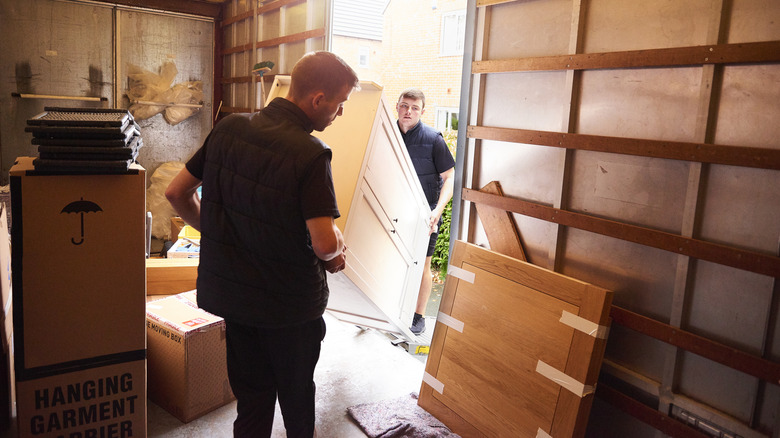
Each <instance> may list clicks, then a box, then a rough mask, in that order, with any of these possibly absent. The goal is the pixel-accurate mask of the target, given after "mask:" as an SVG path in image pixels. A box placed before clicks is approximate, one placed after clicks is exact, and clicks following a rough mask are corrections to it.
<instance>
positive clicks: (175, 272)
mask: <svg viewBox="0 0 780 438" xmlns="http://www.w3.org/2000/svg"><path fill="white" fill-rule="evenodd" d="M199 263H200V258H170V259H167V258H165V259H161V258H157V259H147V260H146V295H173V294H177V293H180V292H185V291H188V290H193V289H195V287H196V286H195V284H196V282H197V280H198V264H199Z"/></svg>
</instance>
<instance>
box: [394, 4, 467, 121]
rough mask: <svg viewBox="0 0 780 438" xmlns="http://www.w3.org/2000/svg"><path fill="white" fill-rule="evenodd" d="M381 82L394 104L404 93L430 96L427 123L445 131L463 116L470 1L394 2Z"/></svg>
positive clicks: (424, 117) (427, 101)
mask: <svg viewBox="0 0 780 438" xmlns="http://www.w3.org/2000/svg"><path fill="white" fill-rule="evenodd" d="M384 17H385V28H384V34H383V41H384V44H383V50H384V54H383V57H384V65H385V69H384V70H383V71H382V76H381V83H382V85H383V86H384V87H385V94H386V95H387V96H388V99H389V100H390V101H392V102H394V101H396V100H397V98H398V95H399V94H400V93H401V91H402V90H404V89H405V88H409V87H417V88H420V89H421V90H422V91H423V92H424V93H425V97H426V105H425V108H426V111H425V114H423V117H422V120H423V122H424V123H426V124H428V125H430V126H435V127H436V128H438V129H441V130H445V129H446V128H450V127H452V123H451V122H449V123H448V120H449V119H450V117H451V116H453V115H454V116H455V117H456V118H457V114H458V104H459V101H460V83H461V77H462V65H463V40H464V32H465V18H466V0H438V1H437V0H422V1H420V0H389V1H387V6H386V8H385V11H384Z"/></svg>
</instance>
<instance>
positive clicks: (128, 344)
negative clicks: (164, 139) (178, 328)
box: [10, 157, 146, 437]
mask: <svg viewBox="0 0 780 438" xmlns="http://www.w3.org/2000/svg"><path fill="white" fill-rule="evenodd" d="M10 179H11V203H12V209H11V210H12V214H13V222H12V223H13V227H12V230H11V243H12V269H13V272H14V276H13V291H14V296H13V319H14V351H15V358H14V361H15V370H16V408H17V419H18V429H19V436H20V437H32V436H35V437H42V436H46V437H48V436H66V437H86V436H116V437H120V436H124V437H129V436H132V437H145V436H146V332H145V327H144V319H145V316H144V315H145V304H146V299H145V297H146V292H145V284H146V279H145V234H144V231H145V221H146V220H145V209H146V206H145V204H146V202H145V196H146V190H145V185H146V178H145V175H144V169H143V168H142V167H141V166H138V165H133V166H132V167H131V169H130V171H129V172H128V173H123V174H71V175H62V174H59V175H56V174H51V173H45V172H39V171H36V170H34V167H33V164H32V158H29V157H22V158H19V159H17V162H16V164H15V165H14V166H13V167H12V168H11V170H10Z"/></svg>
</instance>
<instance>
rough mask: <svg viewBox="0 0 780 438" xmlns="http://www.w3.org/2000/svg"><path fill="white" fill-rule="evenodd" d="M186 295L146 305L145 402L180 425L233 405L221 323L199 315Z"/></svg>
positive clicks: (206, 315) (215, 318) (218, 319)
mask: <svg viewBox="0 0 780 438" xmlns="http://www.w3.org/2000/svg"><path fill="white" fill-rule="evenodd" d="M192 295H193V294H192V293H187V292H185V293H181V294H178V295H173V296H169V297H166V298H162V299H159V300H154V301H149V302H148V303H147V304H146V330H147V339H148V343H149V345H148V360H149V399H150V400H151V401H153V402H154V403H156V404H157V405H159V406H160V407H162V408H163V409H165V410H166V411H168V412H169V413H171V415H173V416H174V417H176V418H178V419H179V420H180V421H182V422H184V423H188V422H190V421H192V420H194V419H196V418H198V417H200V416H202V415H204V414H207V413H209V412H211V411H213V410H214V409H217V408H218V407H220V406H223V405H225V404H227V403H229V402H231V401H233V400H234V396H233V392H232V391H231V389H230V383H229V382H228V377H227V364H226V359H225V320H224V319H222V318H220V317H218V316H216V315H213V314H211V313H208V312H206V311H205V310H203V309H199V308H198V307H197V305H196V304H195V302H194V298H193V296H192Z"/></svg>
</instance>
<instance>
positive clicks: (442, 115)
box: [434, 107, 460, 131]
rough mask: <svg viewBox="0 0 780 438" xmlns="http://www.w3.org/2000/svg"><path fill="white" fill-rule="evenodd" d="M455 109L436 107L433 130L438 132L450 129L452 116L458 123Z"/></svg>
mask: <svg viewBox="0 0 780 438" xmlns="http://www.w3.org/2000/svg"><path fill="white" fill-rule="evenodd" d="M458 111H459V109H458V108H457V107H436V118H435V119H434V123H435V128H436V129H437V130H439V131H446V130H449V129H452V123H451V121H452V115H453V114H454V115H455V118H456V119H458V121H460V118H459V115H458Z"/></svg>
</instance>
